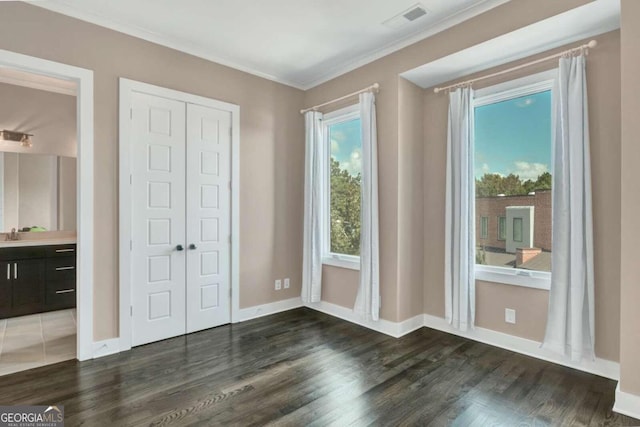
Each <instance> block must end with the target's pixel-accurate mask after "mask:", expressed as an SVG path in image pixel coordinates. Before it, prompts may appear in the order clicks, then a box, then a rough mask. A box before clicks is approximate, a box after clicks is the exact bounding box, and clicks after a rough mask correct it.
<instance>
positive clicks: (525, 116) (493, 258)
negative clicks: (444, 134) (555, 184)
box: [473, 70, 557, 288]
mask: <svg viewBox="0 0 640 427" xmlns="http://www.w3.org/2000/svg"><path fill="white" fill-rule="evenodd" d="M556 74H557V70H552V71H550V72H545V73H540V74H537V75H534V76H529V77H525V78H523V79H518V80H513V81H510V82H506V83H502V84H499V85H495V86H492V87H488V88H484V89H479V90H477V91H476V92H475V99H474V126H475V128H474V150H475V151H474V159H473V160H474V168H475V173H474V175H475V196H476V198H475V200H476V206H475V212H476V218H477V219H476V221H477V222H476V224H479V228H480V229H479V230H478V232H477V234H476V236H478V237H479V238H480V239H482V242H481V244H480V243H478V245H477V249H476V257H475V259H476V277H478V278H479V279H481V280H490V281H497V282H500V281H504V282H505V283H511V282H510V280H512V279H511V278H513V277H516V279H514V280H516V281H519V282H521V281H524V282H527V283H529V282H531V283H534V282H535V283H536V284H535V285H532V286H534V287H542V288H545V287H546V288H548V283H549V282H550V271H551V185H552V175H551V172H552V164H551V154H552V140H553V138H552V128H553V116H552V99H553V87H554V79H555V75H556ZM485 217H492V218H496V217H497V218H498V224H497V226H498V229H497V233H494V232H492V233H491V234H489V233H488V231H489V230H488V222H487V223H485ZM488 236H491V237H490V238H489V237H488ZM532 248H536V249H535V250H531V249H532ZM523 249H529V250H528V251H523ZM538 249H539V250H538ZM525 253H526V256H525V255H523V254H525ZM532 254H533V255H532ZM534 258H535V260H534ZM514 269H518V272H517V274H515V273H516V272H514ZM501 277H502V278H504V279H505V280H501ZM535 278H539V279H540V280H539V281H537V282H536V280H534V279H535ZM514 284H522V283H514ZM541 284H544V285H541ZM523 285H524V286H528V285H527V284H526V283H525V284H523ZM538 285H540V286H538Z"/></svg>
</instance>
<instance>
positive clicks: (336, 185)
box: [331, 157, 362, 255]
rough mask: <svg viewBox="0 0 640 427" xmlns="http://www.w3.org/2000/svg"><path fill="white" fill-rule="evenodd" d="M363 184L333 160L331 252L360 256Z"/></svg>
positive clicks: (358, 177)
mask: <svg viewBox="0 0 640 427" xmlns="http://www.w3.org/2000/svg"><path fill="white" fill-rule="evenodd" d="M361 182H362V177H361V175H360V174H358V175H355V176H354V175H351V174H350V173H349V172H348V171H347V170H345V169H342V168H340V162H338V161H337V160H335V159H334V158H333V157H332V158H331V252H335V253H340V254H347V255H360V184H361Z"/></svg>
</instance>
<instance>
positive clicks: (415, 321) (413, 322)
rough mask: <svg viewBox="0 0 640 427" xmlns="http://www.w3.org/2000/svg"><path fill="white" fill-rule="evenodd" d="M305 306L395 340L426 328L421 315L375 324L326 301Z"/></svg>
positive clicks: (350, 310)
mask: <svg viewBox="0 0 640 427" xmlns="http://www.w3.org/2000/svg"><path fill="white" fill-rule="evenodd" d="M305 305H306V306H307V307H309V308H311V309H313V310H317V311H320V312H322V313H325V314H329V315H331V316H334V317H337V318H339V319H342V320H346V321H348V322H351V323H355V324H357V325H360V326H364V327H365V328H369V329H373V330H374V331H377V332H380V333H383V334H386V335H390V336H392V337H394V338H400V337H401V336H403V335H406V334H408V333H410V332H413V331H415V330H416V329H420V328H421V327H422V326H424V324H423V319H422V315H421V314H419V315H417V316H415V317H412V318H411V319H407V320H405V321H402V322H391V321H389V320H385V319H380V320H379V321H377V322H374V321H372V320H367V319H363V318H361V317H360V316H359V315H358V314H356V313H355V312H354V311H353V309H351V308H346V307H342V306H340V305H336V304H332V303H330V302H326V301H320V302H313V303H309V304H305Z"/></svg>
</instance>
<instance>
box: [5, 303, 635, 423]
mask: <svg viewBox="0 0 640 427" xmlns="http://www.w3.org/2000/svg"><path fill="white" fill-rule="evenodd" d="M614 390H615V382H614V381H611V380H608V379H605V378H602V377H598V376H595V375H590V374H586V373H584V372H579V371H575V370H572V369H569V368H565V367H562V366H558V365H554V364H551V363H548V362H544V361H541V360H537V359H533V358H530V357H527V356H523V355H520V354H516V353H512V352H509V351H506V350H503V349H499V348H495V347H491V346H489V345H486V344H482V343H478V342H474V341H470V340H467V339H464V338H461V337H457V336H454V335H449V334H445V333H443V332H439V331H435V330H431V329H427V328H422V329H419V330H417V331H415V332H413V333H411V334H409V335H407V336H404V337H402V338H399V339H395V338H391V337H388V336H385V335H382V334H379V333H376V332H373V331H370V330H367V329H365V328H362V327H359V326H357V325H353V324H350V323H348V322H345V321H342V320H339V319H336V318H333V317H330V316H327V315H324V314H322V313H318V312H315V311H312V310H309V309H297V310H292V311H289V312H285V313H279V314H275V315H272V316H267V317H263V318H259V319H255V320H252V321H248V322H244V323H241V324H235V325H228V326H223V327H219V328H214V329H210V330H207V331H202V332H198V333H194V334H190V335H187V336H183V337H176V338H172V339H169V340H165V341H162V342H158V343H154V344H149V345H145V346H141V347H137V348H135V349H133V350H131V351H129V352H125V353H121V354H118V355H113V356H109V357H105V358H101V359H96V360H91V361H87V362H82V363H80V362H76V361H69V362H62V363H59V364H56V365H51V366H46V367H42V368H38V369H34V370H31V371H26V372H21V373H17V374H13V375H9V376H4V377H0V404H3V405H12V404H62V405H64V406H65V415H66V425H68V426H80V425H86V426H103V425H104V426H143V425H144V426H146V425H154V426H191V425H193V426H200V425H204V426H208V425H234V426H235V425H240V426H253V425H255V426H263V425H273V426H329V425H335V426H341V427H342V426H345V425H356V426H361V425H363V426H364V425H375V426H380V425H382V426H387V425H389V426H396V425H398V426H414V425H434V426H445V425H452V426H465V427H466V426H485V425H492V426H494V425H495V426H502V425H504V426H514V425H526V426H534V425H540V426H556V425H558V426H565V425H567V426H614V425H615V426H631V425H640V421H638V420H633V419H631V418H628V417H624V416H621V415H619V414H615V413H613V412H612V411H611V408H612V406H613V398H614Z"/></svg>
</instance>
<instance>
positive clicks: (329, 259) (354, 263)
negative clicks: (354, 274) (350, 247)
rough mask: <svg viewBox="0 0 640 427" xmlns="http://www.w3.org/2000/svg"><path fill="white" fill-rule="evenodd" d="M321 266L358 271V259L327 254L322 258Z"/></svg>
mask: <svg viewBox="0 0 640 427" xmlns="http://www.w3.org/2000/svg"><path fill="white" fill-rule="evenodd" d="M322 264H324V265H330V266H332V267H338V268H347V269H349V270H358V271H360V257H356V256H350V255H340V254H333V253H332V254H329V255H325V256H324V257H322Z"/></svg>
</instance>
